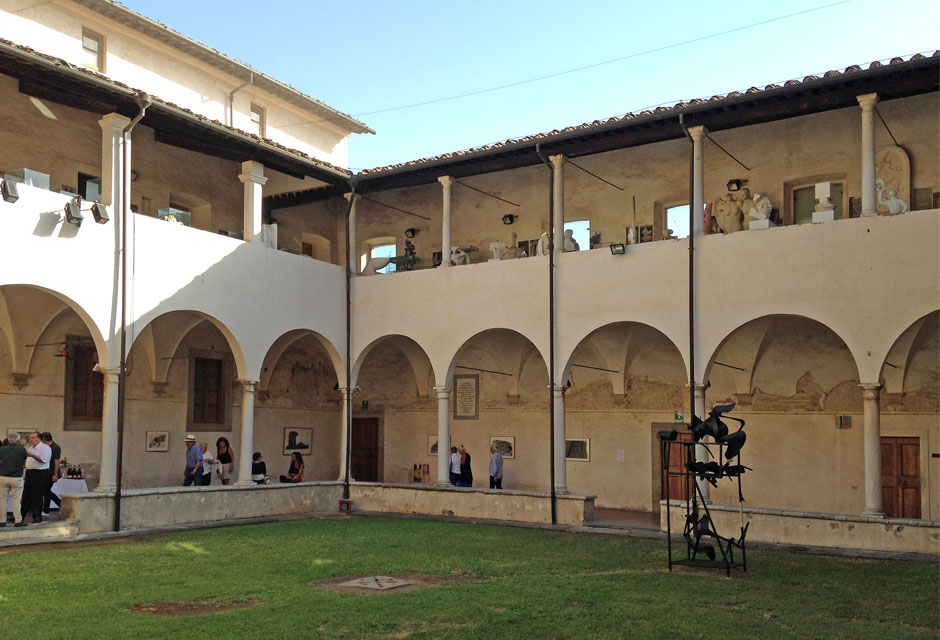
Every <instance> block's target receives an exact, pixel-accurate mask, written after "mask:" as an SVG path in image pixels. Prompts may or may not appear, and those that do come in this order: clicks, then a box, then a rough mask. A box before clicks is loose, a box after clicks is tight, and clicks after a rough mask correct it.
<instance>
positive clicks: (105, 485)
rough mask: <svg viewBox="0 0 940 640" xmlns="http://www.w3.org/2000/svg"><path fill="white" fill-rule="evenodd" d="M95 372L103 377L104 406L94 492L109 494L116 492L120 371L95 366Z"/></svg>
mask: <svg viewBox="0 0 940 640" xmlns="http://www.w3.org/2000/svg"><path fill="white" fill-rule="evenodd" d="M119 349H120V347H119ZM95 371H100V372H101V373H102V374H103V375H104V406H102V408H101V473H100V476H99V480H98V486H97V488H95V491H98V492H100V493H111V492H113V491H116V490H117V451H118V442H117V440H118V431H117V420H118V380H119V378H120V377H121V376H120V373H121V370H120V369H101V368H99V367H98V366H97V365H96V366H95Z"/></svg>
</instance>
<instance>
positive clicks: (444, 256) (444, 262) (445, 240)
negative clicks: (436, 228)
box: [437, 176, 454, 267]
mask: <svg viewBox="0 0 940 640" xmlns="http://www.w3.org/2000/svg"><path fill="white" fill-rule="evenodd" d="M437 181H438V182H440V183H441V186H443V187H444V201H443V205H442V212H443V214H442V216H443V217H442V222H441V266H442V267H449V266H451V262H450V252H451V247H450V241H451V232H450V195H451V191H452V189H453V185H454V179H453V178H451V177H450V176H440V177H439V178H438V179H437Z"/></svg>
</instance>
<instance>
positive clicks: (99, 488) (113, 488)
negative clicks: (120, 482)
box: [91, 485, 117, 494]
mask: <svg viewBox="0 0 940 640" xmlns="http://www.w3.org/2000/svg"><path fill="white" fill-rule="evenodd" d="M115 491H117V487H116V486H110V487H104V486H101V485H98V486H97V487H95V488H94V489H92V490H91V492H92V493H112V494H113V493H114V492H115Z"/></svg>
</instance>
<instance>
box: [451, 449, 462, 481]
mask: <svg viewBox="0 0 940 640" xmlns="http://www.w3.org/2000/svg"><path fill="white" fill-rule="evenodd" d="M459 480H460V454H459V453H457V447H451V448H450V483H451V485H453V486H455V487H456V486H457V482H458V481H459Z"/></svg>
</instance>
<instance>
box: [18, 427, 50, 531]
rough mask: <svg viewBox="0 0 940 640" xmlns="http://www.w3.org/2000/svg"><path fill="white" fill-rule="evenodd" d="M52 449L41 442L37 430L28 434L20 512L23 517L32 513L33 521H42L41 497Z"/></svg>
mask: <svg viewBox="0 0 940 640" xmlns="http://www.w3.org/2000/svg"><path fill="white" fill-rule="evenodd" d="M51 459H52V449H50V448H49V446H48V445H46V444H43V441H42V436H40V435H39V432H38V431H33V432H32V433H30V434H29V448H28V449H27V450H26V475H25V476H24V478H23V500H22V502H21V503H20V514H21V515H22V516H23V517H24V518H25V517H26V514H27V513H30V514H32V517H33V523H34V524H35V523H39V522H42V497H43V494H44V493H45V491H46V483H47V482H48V476H49V461H50V460H51Z"/></svg>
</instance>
